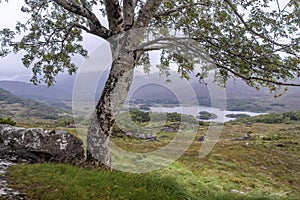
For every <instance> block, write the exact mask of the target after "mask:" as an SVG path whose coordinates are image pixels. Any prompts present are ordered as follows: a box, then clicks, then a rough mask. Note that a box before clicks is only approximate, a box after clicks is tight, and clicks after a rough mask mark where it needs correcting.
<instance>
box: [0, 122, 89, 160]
mask: <svg viewBox="0 0 300 200" xmlns="http://www.w3.org/2000/svg"><path fill="white" fill-rule="evenodd" d="M7 156H11V157H12V156H13V157H15V158H16V159H27V160H30V161H31V162H50V161H53V162H77V161H80V160H82V159H83V158H84V146H83V142H82V140H80V139H79V138H77V137H75V136H74V135H72V134H70V133H68V132H66V131H58V130H51V131H48V130H43V129H39V128H29V129H26V128H17V127H13V126H10V125H0V158H5V157H7Z"/></svg>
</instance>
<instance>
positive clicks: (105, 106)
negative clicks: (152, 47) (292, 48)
mask: <svg viewBox="0 0 300 200" xmlns="http://www.w3.org/2000/svg"><path fill="white" fill-rule="evenodd" d="M135 60H136V58H135V54H134V53H133V52H128V53H119V54H118V55H117V56H116V58H115V59H113V63H112V67H111V70H110V74H109V77H108V80H107V82H106V84H105V87H104V89H103V91H102V95H101V97H100V99H99V101H98V104H97V106H96V109H95V112H94V114H93V116H92V119H91V122H90V125H89V128H88V134H87V160H94V161H95V160H96V161H99V162H101V163H102V164H105V165H106V166H108V167H110V166H111V157H110V150H109V137H110V135H111V129H112V126H113V124H114V122H115V119H116V117H117V115H118V114H119V112H120V110H121V109H122V106H123V104H124V102H125V100H126V97H127V94H128V91H129V89H130V86H131V83H132V80H133V71H134V66H135Z"/></svg>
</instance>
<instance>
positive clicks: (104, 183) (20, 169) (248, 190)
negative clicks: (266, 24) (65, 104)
mask: <svg viewBox="0 0 300 200" xmlns="http://www.w3.org/2000/svg"><path fill="white" fill-rule="evenodd" d="M208 129H210V128H209V127H208V126H201V127H199V130H198V134H197V136H196V138H195V140H194V142H193V143H192V145H191V146H190V147H189V148H188V149H187V151H186V152H185V153H184V154H183V155H182V156H181V157H180V158H179V159H178V160H177V161H176V162H174V163H173V164H172V165H170V166H169V167H166V168H164V169H162V170H158V171H154V172H151V173H147V174H130V173H123V172H118V171H107V170H101V169H98V170H96V169H86V168H81V167H76V166H68V165H57V164H39V165H19V166H13V167H12V168H11V170H10V176H9V180H10V183H11V186H12V187H14V188H17V189H20V190H22V191H24V192H26V193H27V194H28V197H29V199H220V200H221V199H266V200H268V199H270V200H271V199H272V200H273V199H297V198H298V197H299V196H300V154H299V151H300V123H299V121H293V122H292V123H289V124H285V123H277V124H264V123H253V124H244V123H239V122H229V123H226V125H225V126H224V129H223V132H222V135H221V137H220V139H219V141H218V143H217V144H216V145H215V146H214V148H213V150H212V151H211V152H210V153H209V154H208V155H207V156H206V157H204V158H199V150H200V148H201V145H202V144H203V142H201V141H199V138H200V136H202V135H205V134H207V130H208ZM174 134H175V133H167V132H164V131H162V132H160V133H159V134H158V136H161V135H164V136H169V138H165V137H164V138H159V141H158V142H148V141H143V140H137V139H131V138H130V139H129V138H112V142H114V143H115V144H116V145H118V146H119V147H122V148H123V149H126V150H130V151H133V152H151V151H154V150H157V149H159V148H160V147H162V146H164V145H166V144H167V143H168V142H169V141H170V140H171V139H172V137H173V136H174ZM178 134H181V132H179V133H178ZM246 134H249V135H250V139H248V140H241V138H242V137H243V136H245V135H246ZM233 191H235V192H236V191H238V192H237V193H233Z"/></svg>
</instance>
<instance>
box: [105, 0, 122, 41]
mask: <svg viewBox="0 0 300 200" xmlns="http://www.w3.org/2000/svg"><path fill="white" fill-rule="evenodd" d="M104 5H105V9H106V14H107V19H108V23H109V30H110V31H111V32H112V34H113V35H114V34H117V33H120V32H122V30H123V22H124V20H123V16H122V12H121V7H120V4H119V0H104Z"/></svg>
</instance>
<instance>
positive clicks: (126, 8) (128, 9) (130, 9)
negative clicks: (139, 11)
mask: <svg viewBox="0 0 300 200" xmlns="http://www.w3.org/2000/svg"><path fill="white" fill-rule="evenodd" d="M136 6H137V0H124V2H123V17H124V29H125V31H126V30H129V29H130V28H131V27H132V26H133V23H134V9H135V7H136Z"/></svg>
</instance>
